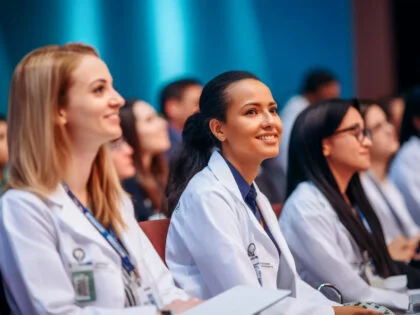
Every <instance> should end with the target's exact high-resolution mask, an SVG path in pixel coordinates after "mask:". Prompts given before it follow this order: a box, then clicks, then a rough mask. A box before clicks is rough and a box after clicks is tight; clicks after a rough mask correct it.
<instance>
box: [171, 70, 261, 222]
mask: <svg viewBox="0 0 420 315" xmlns="http://www.w3.org/2000/svg"><path fill="white" fill-rule="evenodd" d="M244 79H254V80H258V81H259V79H258V78H257V77H256V76H255V75H253V74H252V73H249V72H246V71H229V72H225V73H222V74H220V75H218V76H217V77H215V78H214V79H212V80H211V81H209V82H208V83H207V84H206V85H205V86H204V88H203V91H202V93H201V97H200V112H199V113H196V114H194V115H192V116H190V117H189V118H188V120H187V122H186V123H185V126H184V130H183V132H182V144H181V145H180V147H178V149H177V151H176V152H175V156H174V158H173V159H172V160H171V163H170V171H169V179H168V185H167V187H166V197H167V200H168V209H169V214H172V212H173V210H174V209H175V207H176V205H177V203H178V201H179V198H180V197H181V194H182V192H183V191H184V189H185V188H186V187H187V185H188V182H189V181H190V179H191V178H192V177H193V176H194V175H195V174H197V173H198V172H200V171H201V170H202V169H203V168H204V167H206V166H207V163H208V161H209V159H210V155H211V153H212V150H213V149H214V148H215V147H220V142H219V140H218V139H217V138H216V137H215V136H214V135H213V133H212V132H211V130H210V126H209V123H210V120H212V119H217V120H219V121H221V122H225V121H226V110H227V108H228V106H229V97H228V93H227V92H226V89H227V88H228V87H229V86H230V85H231V84H232V83H235V82H238V81H240V80H244Z"/></svg>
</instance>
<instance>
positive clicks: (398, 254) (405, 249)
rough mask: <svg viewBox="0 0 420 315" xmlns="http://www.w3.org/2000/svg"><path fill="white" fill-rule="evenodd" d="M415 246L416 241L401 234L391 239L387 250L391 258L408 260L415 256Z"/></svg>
mask: <svg viewBox="0 0 420 315" xmlns="http://www.w3.org/2000/svg"><path fill="white" fill-rule="evenodd" d="M416 248H417V246H416V242H413V241H410V240H408V239H406V238H404V237H402V236H399V237H397V238H395V239H393V240H392V242H391V243H390V244H389V245H388V251H389V254H390V255H391V257H392V259H394V260H398V261H403V262H409V261H410V260H411V259H412V258H413V257H414V256H415V254H416Z"/></svg>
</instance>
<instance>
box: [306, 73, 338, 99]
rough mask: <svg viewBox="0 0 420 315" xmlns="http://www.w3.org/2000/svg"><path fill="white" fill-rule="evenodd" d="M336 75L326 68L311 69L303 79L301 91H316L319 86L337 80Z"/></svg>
mask: <svg viewBox="0 0 420 315" xmlns="http://www.w3.org/2000/svg"><path fill="white" fill-rule="evenodd" d="M337 81H338V80H337V77H336V76H335V75H334V74H333V73H332V72H331V71H328V70H326V69H321V68H317V69H312V70H310V71H309V72H308V73H307V74H306V75H305V78H304V80H303V84H302V89H301V93H302V94H305V93H316V92H317V91H318V90H319V88H320V87H322V86H324V85H327V84H329V83H332V82H337Z"/></svg>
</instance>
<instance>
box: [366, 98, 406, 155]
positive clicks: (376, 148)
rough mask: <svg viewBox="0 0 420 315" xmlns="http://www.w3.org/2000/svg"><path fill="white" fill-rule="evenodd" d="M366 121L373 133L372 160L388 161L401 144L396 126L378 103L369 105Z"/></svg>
mask: <svg viewBox="0 0 420 315" xmlns="http://www.w3.org/2000/svg"><path fill="white" fill-rule="evenodd" d="M365 121H366V128H367V129H369V130H370V132H371V134H372V148H371V150H370V152H371V158H372V161H381V162H382V161H383V162H388V161H389V159H391V157H392V156H393V155H394V154H395V153H396V152H397V151H398V149H399V146H400V144H399V142H398V138H397V133H396V131H395V127H394V126H393V125H392V124H391V123H390V122H388V120H387V118H386V115H385V112H384V111H383V110H382V109H381V108H380V107H379V106H378V105H372V106H370V107H369V109H368V110H367V112H366V115H365Z"/></svg>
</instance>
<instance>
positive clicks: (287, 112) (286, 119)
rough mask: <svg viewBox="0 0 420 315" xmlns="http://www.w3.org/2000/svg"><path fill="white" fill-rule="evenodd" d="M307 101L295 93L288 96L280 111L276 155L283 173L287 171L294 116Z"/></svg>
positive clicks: (297, 114)
mask: <svg viewBox="0 0 420 315" xmlns="http://www.w3.org/2000/svg"><path fill="white" fill-rule="evenodd" d="M308 105H309V101H308V100H307V99H306V98H305V97H304V96H302V95H295V96H293V97H292V98H290V99H289V100H288V101H287V103H286V105H285V106H284V108H283V110H282V111H281V113H280V118H281V121H282V123H283V133H282V136H281V143H280V152H279V155H278V157H277V160H278V163H279V164H280V166H281V167H282V169H283V171H284V173H285V174H286V173H287V163H288V160H287V159H288V156H289V142H290V136H291V135H292V129H293V125H294V124H295V121H296V118H297V117H298V116H299V114H300V113H301V112H303V110H304V109H305V108H306V107H308Z"/></svg>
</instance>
